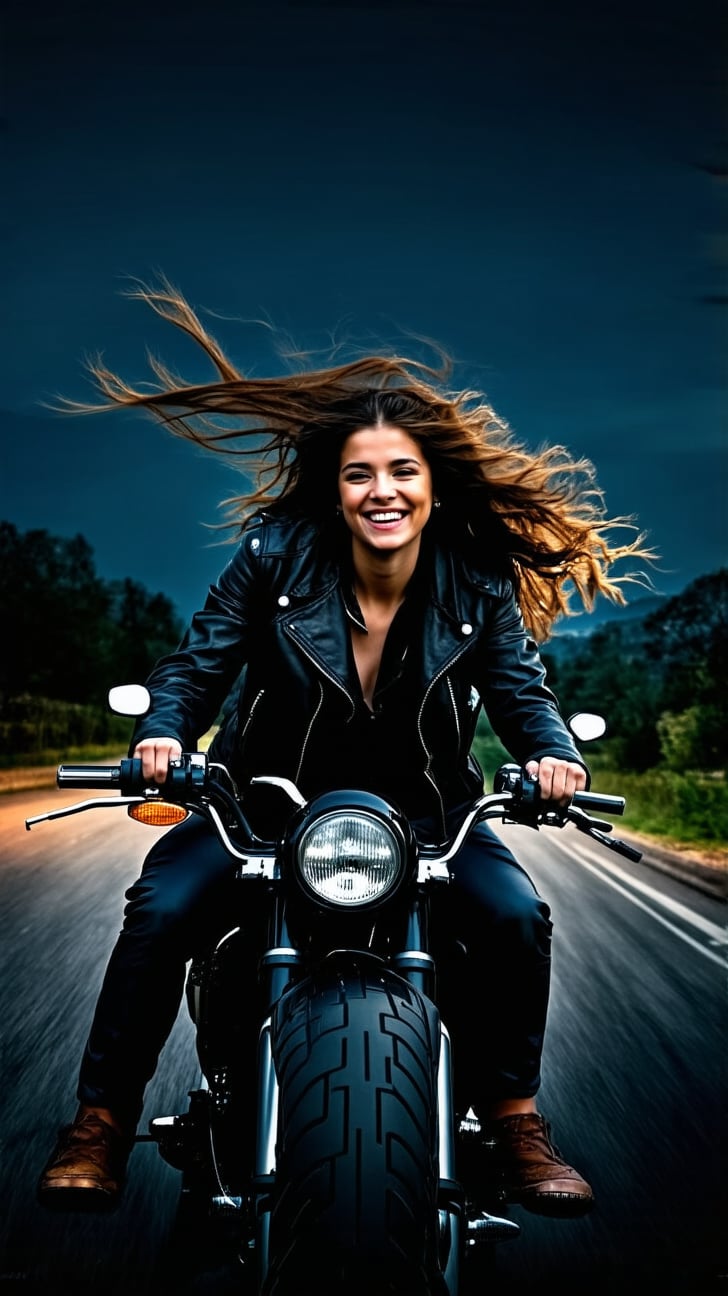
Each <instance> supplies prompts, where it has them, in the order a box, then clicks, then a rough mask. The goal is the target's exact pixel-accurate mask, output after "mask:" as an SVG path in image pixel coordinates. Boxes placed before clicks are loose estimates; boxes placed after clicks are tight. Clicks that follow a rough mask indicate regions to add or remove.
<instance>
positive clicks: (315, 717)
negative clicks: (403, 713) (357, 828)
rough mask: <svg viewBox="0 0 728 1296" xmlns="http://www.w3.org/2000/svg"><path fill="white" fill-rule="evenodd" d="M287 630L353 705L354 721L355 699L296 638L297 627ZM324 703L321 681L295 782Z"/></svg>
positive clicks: (310, 659)
mask: <svg viewBox="0 0 728 1296" xmlns="http://www.w3.org/2000/svg"><path fill="white" fill-rule="evenodd" d="M286 628H287V631H288V633H289V634H290V636H291V638H292V639H293V640H294V641H295V643H296V645H297V646H298V647H299V648H300V650H301V652H302V653H303V655H304V657H305V658H306V659H307V660H308V661H310V662H311V663H312V665H313V666H315V668H316V670H318V671H320V672H321V674H322V675H323V676H324V677H325V678H326V679H327V680H328V681H329V683H331V684H334V685H335V686H336V688H338V689H339V690H340V692H341V693H343V694H344V697H345V698H346V700H347V702H349V703H350V704H351V717H350V718H352V719H353V717H354V715H355V714H356V703H355V701H354V699H353V697H352V696H351V694H350V693H349V692H347V690H346V689H345V688H344V686H343V684H342V683H341V681H340V680H338V679H337V678H336V676H335V675H332V674H331V672H330V671H327V670H326V669H325V668H324V667H323V666H322V665H321V663H320V662H319V661H317V660H316V658H315V657H314V656H313V655H312V653H310V652H309V651H308V649H307V648H306V647H305V646H304V645H303V644H302V643H301V640H300V639H299V638H297V636H296V632H295V626H292V625H289V626H287V627H286ZM323 702H324V688H323V684H322V683H321V681H320V680H319V701H318V706H317V707H316V710H315V711H314V713H313V715H312V717H311V722H310V724H309V726H308V729H307V730H306V733H305V736H304V739H303V746H302V747H301V754H300V756H299V758H298V765H297V767H296V778H295V780H294V781H295V782H297V781H298V779H299V778H300V775H301V770H302V769H303V759H304V756H305V755H306V748H307V746H308V740H309V738H310V737H311V733H312V730H313V726H314V724H315V722H316V719H317V717H318V714H319V712H320V710H321V707H322V706H323Z"/></svg>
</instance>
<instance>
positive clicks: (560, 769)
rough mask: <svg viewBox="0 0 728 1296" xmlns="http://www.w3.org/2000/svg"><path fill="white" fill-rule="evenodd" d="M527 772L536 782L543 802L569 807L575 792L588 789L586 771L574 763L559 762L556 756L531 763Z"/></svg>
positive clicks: (527, 766) (527, 767)
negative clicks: (552, 802)
mask: <svg viewBox="0 0 728 1296" xmlns="http://www.w3.org/2000/svg"><path fill="white" fill-rule="evenodd" d="M526 772H527V773H528V774H530V775H531V778H532V779H533V780H534V781H536V779H538V785H539V791H540V794H541V799H542V800H543V801H555V802H556V803H557V804H558V805H562V806H565V805H568V804H569V802H570V801H571V798H572V797H573V795H574V793H575V792H582V791H583V790H584V788H585V787H586V781H587V780H586V770H585V769H584V767H583V766H582V765H577V764H576V763H575V762H574V761H567V760H559V759H558V757H556V756H544V757H543V759H542V760H540V761H529V762H528V764H527V765H526Z"/></svg>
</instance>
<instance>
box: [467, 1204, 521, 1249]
mask: <svg viewBox="0 0 728 1296" xmlns="http://www.w3.org/2000/svg"><path fill="white" fill-rule="evenodd" d="M520 1231H521V1229H520V1225H518V1224H516V1223H515V1221H514V1220H509V1219H505V1218H504V1217H503V1216H501V1215H489V1214H488V1213H487V1211H480V1212H479V1213H478V1214H477V1215H474V1216H473V1217H472V1218H469V1219H468V1231H467V1244H468V1246H469V1247H471V1246H478V1245H479V1244H481V1243H487V1244H488V1245H489V1246H491V1245H492V1244H493V1243H494V1242H511V1241H513V1239H514V1238H517V1237H518V1235H519V1233H520Z"/></svg>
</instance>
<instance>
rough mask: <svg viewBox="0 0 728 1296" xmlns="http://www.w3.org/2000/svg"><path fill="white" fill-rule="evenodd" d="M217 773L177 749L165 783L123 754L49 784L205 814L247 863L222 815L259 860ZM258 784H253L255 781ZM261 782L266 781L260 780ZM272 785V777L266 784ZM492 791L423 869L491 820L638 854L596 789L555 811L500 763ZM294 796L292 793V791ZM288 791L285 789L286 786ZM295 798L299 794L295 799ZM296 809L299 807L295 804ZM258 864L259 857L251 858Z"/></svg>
mask: <svg viewBox="0 0 728 1296" xmlns="http://www.w3.org/2000/svg"><path fill="white" fill-rule="evenodd" d="M215 771H218V772H221V773H222V775H223V776H224V777H225V778H226V779H227V780H229V778H230V776H229V774H228V772H227V770H226V769H225V768H224V766H220V765H217V766H215V765H212V766H210V765H209V764H208V760H207V756H206V755H205V754H204V753H203V752H184V753H183V754H182V755H181V756H180V757H179V758H178V759H177V760H175V761H171V762H170V765H169V771H168V774H167V778H166V780H165V782H164V784H163V785H161V786H157V785H155V784H150V783H149V782H148V781H147V780H145V779H144V776H143V774H142V762H141V760H139V759H137V758H132V757H129V758H127V759H124V760H121V761H120V762H119V764H118V765H59V767H58V771H57V776H56V781H57V784H58V786H59V787H68V788H71V787H75V788H89V789H105V788H111V789H118V790H119V791H120V792H121V794H122V796H121V798H120V801H123V800H124V798H126V803H128V801H129V800H135V801H140V800H141V801H143V800H145V799H147V798H149V797H150V796H154V797H157V798H159V799H160V800H169V801H173V802H176V803H177V804H181V805H184V806H186V808H187V809H194V810H197V811H198V812H200V813H203V814H205V816H206V817H207V818H209V819H210V821H211V822H212V823H213V825H214V826H215V828H216V830H217V832H218V834H219V836H220V837H221V840H222V841H223V843H224V845H225V847H226V849H227V850H229V851H230V853H231V854H232V855H234V856H235V857H237V858H238V859H241V860H245V859H246V858H248V857H247V856H246V854H245V850H244V849H243V850H242V851H241V850H240V849H239V848H237V847H235V846H234V845H233V843H232V841H231V839H230V837H229V834H228V832H227V829H226V827H225V824H224V822H223V818H221V814H220V812H221V811H222V813H223V816H224V817H228V816H232V818H231V820H230V821H231V822H237V826H238V829H239V830H240V831H241V833H242V837H243V838H244V839H246V840H247V841H248V843H249V846H250V847H257V848H258V849H259V850H260V851H262V853H263V855H265V856H268V855H269V854H272V853H273V852H274V850H275V844H274V843H271V842H269V843H264V842H261V841H260V840H259V839H258V838H257V837H256V836H255V834H254V833H252V832H251V830H250V827H249V825H248V824H247V822H246V819H245V816H244V813H243V810H242V806H241V804H240V802H239V801H238V799H237V797H235V796H233V795H231V791H230V786H229V784H228V786H227V787H223V786H222V785H221V784H220V782H218V781H217V780H216V778H215V777H214V772H215ZM259 781H261V780H256V782H259ZM262 781H263V782H265V781H267V780H265V779H264V780H262ZM273 781H275V780H273ZM493 788H494V791H493V793H492V794H490V795H485V796H483V797H481V798H480V799H479V800H478V801H477V802H476V803H475V804H474V805H473V807H472V808H471V810H470V812H469V813H468V814H467V815H466V816H465V819H464V821H463V823H462V824H461V826H460V829H459V831H458V833H457V835H456V837H455V838H454V840H453V841H452V842H450V844H449V846H448V847H447V849H445V851H444V853H443V852H442V849H439V850H438V849H436V848H433V847H427V846H425V847H423V848H422V858H423V859H426V860H428V866H431V865H432V864H433V863H436V864H437V865H439V866H442V867H444V866H445V864H446V863H447V861H448V860H450V859H451V858H452V857H453V855H454V854H455V853H456V852H457V850H458V849H459V847H460V845H461V844H462V842H463V841H464V839H465V837H467V835H468V833H469V832H470V831H471V829H472V827H473V825H474V824H475V823H476V822H480V821H483V820H486V819H495V818H499V819H502V820H504V821H510V822H518V823H524V824H530V825H531V827H534V828H538V827H539V826H540V825H541V824H545V825H548V826H551V827H563V826H564V824H566V823H571V824H573V825H574V826H575V827H576V828H578V829H579V831H580V832H583V833H586V834H587V835H588V836H590V837H592V838H594V839H595V840H597V841H600V842H601V843H602V844H603V845H605V846H607V847H608V848H609V849H610V850H614V851H617V852H618V853H619V854H621V855H624V856H625V857H626V858H627V859H632V860H635V861H637V860H640V859H641V858H642V852H641V851H638V850H636V849H635V848H634V847H632V846H630V845H628V844H627V843H626V842H623V841H618V840H616V839H614V838H610V837H609V836H607V834H608V833H609V832H610V831H611V828H612V825H611V823H609V822H605V821H604V820H600V819H594V818H591V817H590V815H589V814H588V813H587V812H588V811H602V812H604V813H607V814H617V815H621V814H623V813H624V809H625V804H626V803H625V799H624V797H621V796H612V795H610V794H607V793H603V792H576V793H575V794H574V796H573V798H572V800H571V801H570V803H569V804H568V805H567V806H557V805H554V804H552V803H549V802H542V801H541V800H540V798H539V795H538V783H534V782H533V781H532V780H531V779H529V778H528V777H527V776H525V774H524V771H523V770H522V769H521V767H520V766H519V765H514V764H506V765H502V766H501V767H500V769H499V770H498V771H497V772H496V774H495V777H494V780H493ZM293 791H297V789H295V788H294V789H293ZM289 794H290V789H289ZM299 795H300V794H299ZM112 804H115V801H114V798H111V799H110V800H106V799H104V800H102V801H95V802H87V803H85V804H83V805H80V806H74V807H69V808H68V809H67V810H66V811H54V812H51V813H50V814H47V815H40V816H38V817H37V818H34V819H28V820H26V827H28V828H30V827H31V826H32V824H34V823H38V822H40V821H42V820H44V819H51V818H58V817H59V815H61V814H68V813H74V812H75V811H76V810H82V809H89V808H91V806H92V805H97V806H100V805H112ZM299 804H300V803H299ZM256 859H257V860H259V859H260V855H256Z"/></svg>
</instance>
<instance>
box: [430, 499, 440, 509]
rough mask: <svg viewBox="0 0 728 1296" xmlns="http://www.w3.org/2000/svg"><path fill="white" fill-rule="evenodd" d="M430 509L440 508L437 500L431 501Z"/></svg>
mask: <svg viewBox="0 0 728 1296" xmlns="http://www.w3.org/2000/svg"><path fill="white" fill-rule="evenodd" d="M432 507H433V508H439V507H440V501H439V500H433V501H432Z"/></svg>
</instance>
